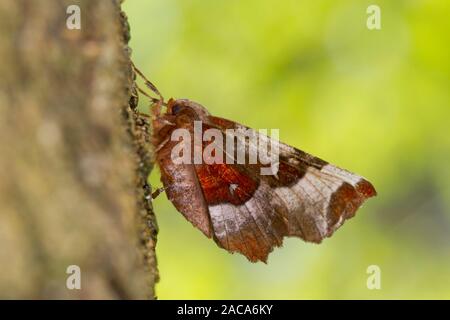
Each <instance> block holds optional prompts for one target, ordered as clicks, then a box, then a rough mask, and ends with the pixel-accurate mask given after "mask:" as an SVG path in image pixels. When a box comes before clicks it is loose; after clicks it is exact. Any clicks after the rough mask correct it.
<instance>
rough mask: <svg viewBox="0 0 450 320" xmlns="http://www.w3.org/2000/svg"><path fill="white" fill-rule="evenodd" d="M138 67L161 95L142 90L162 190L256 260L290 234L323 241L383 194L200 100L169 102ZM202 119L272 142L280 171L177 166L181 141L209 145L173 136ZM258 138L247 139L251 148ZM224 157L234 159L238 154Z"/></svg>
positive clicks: (222, 240)
mask: <svg viewBox="0 0 450 320" xmlns="http://www.w3.org/2000/svg"><path fill="white" fill-rule="evenodd" d="M133 66H134V65H133ZM134 70H135V71H136V73H138V74H139V75H140V76H142V77H143V79H144V80H145V84H146V85H147V87H148V88H150V89H151V90H152V91H153V92H154V93H156V94H157V95H158V98H154V97H151V96H150V95H148V94H146V93H145V92H144V91H143V90H142V89H139V91H140V92H141V93H143V94H145V95H146V96H148V97H149V98H150V99H151V100H152V103H153V106H152V109H151V113H152V115H151V117H152V130H153V132H152V142H153V145H154V147H155V152H156V162H157V163H158V165H159V167H160V171H161V181H162V183H163V186H164V187H163V188H161V189H158V190H157V191H156V192H155V195H157V194H159V193H160V192H162V191H165V193H166V194H167V197H168V199H169V200H170V201H171V202H172V203H173V205H174V206H175V208H176V209H177V210H178V211H179V212H181V214H183V216H184V217H185V218H186V219H187V220H188V221H189V222H191V223H192V225H194V227H196V228H198V229H199V230H200V231H201V232H202V233H203V234H204V235H205V236H206V237H208V238H212V239H213V240H214V241H215V242H216V243H217V245H218V246H219V247H221V248H224V249H225V250H227V251H229V252H231V253H234V252H238V253H240V254H242V255H244V256H245V257H246V258H247V259H248V260H250V261H251V262H257V261H263V262H267V258H268V255H269V253H270V252H271V251H272V250H273V248H274V247H279V246H281V245H282V243H283V238H284V237H299V238H301V239H303V240H304V241H307V242H313V243H320V242H321V241H322V240H323V239H325V238H327V237H330V236H331V235H332V234H333V233H334V231H335V230H337V229H338V228H339V227H340V226H341V225H342V224H343V223H344V222H345V220H347V219H349V218H352V217H353V216H354V215H355V213H356V211H357V209H358V208H359V207H360V206H361V205H362V204H363V202H364V201H365V200H366V199H368V198H370V197H373V196H375V195H376V191H375V188H374V187H373V185H372V184H371V183H370V182H369V181H367V180H366V179H364V178H363V177H361V176H359V175H356V174H354V173H351V172H349V171H347V170H344V169H341V168H338V167H336V166H334V165H332V164H329V163H328V162H326V161H324V160H322V159H319V158H317V157H315V156H312V155H310V154H308V153H306V152H304V151H301V150H299V149H296V148H294V147H292V146H289V145H287V144H284V143H282V142H279V141H275V140H273V139H271V138H269V137H267V136H262V135H261V134H260V133H259V132H257V131H255V130H253V129H251V128H248V127H245V126H243V125H241V124H238V123H236V122H234V121H230V120H226V119H223V118H220V117H216V116H213V115H211V114H210V113H209V112H208V110H207V109H206V108H205V107H203V106H202V105H200V104H199V103H196V102H194V101H190V100H187V99H176V100H175V99H170V100H169V101H167V102H165V101H164V99H163V97H162V95H161V94H160V92H159V91H158V89H157V88H156V87H155V86H154V85H153V84H152V83H151V82H150V81H148V80H147V79H146V78H145V76H144V75H143V74H142V73H141V72H140V71H139V70H138V69H137V68H135V67H134ZM195 123H201V124H202V130H207V129H211V128H214V129H216V132H220V133H221V134H223V136H224V137H225V136H226V135H227V134H228V130H229V129H236V130H247V132H250V133H251V134H252V135H254V136H256V137H259V138H260V139H262V140H266V141H267V140H270V143H271V145H272V146H275V147H276V148H277V149H278V163H277V172H276V174H273V175H262V174H261V172H260V169H261V167H262V164H261V163H260V162H257V163H253V164H250V163H238V162H237V161H236V162H234V163H233V162H232V161H230V163H228V162H224V163H205V162H203V163H195V161H193V162H191V163H176V161H173V150H174V148H175V147H176V146H178V147H179V144H180V143H189V145H193V149H194V150H193V151H195V149H196V148H197V149H198V148H200V149H201V148H204V147H205V142H204V141H202V142H201V145H200V146H199V145H198V143H197V145H195V142H193V141H182V140H181V139H180V140H178V141H174V140H173V139H171V138H172V134H173V133H174V132H175V130H177V129H184V130H186V131H187V132H191V133H193V132H194V131H195V128H194V126H195ZM251 143H252V142H251V141H245V142H244V146H246V148H247V149H245V150H249V148H250V147H252V145H251ZM253 147H255V146H253ZM189 148H190V147H189ZM222 151H223V152H224V153H226V151H225V150H220V151H219V152H222ZM215 152H218V151H217V150H215ZM246 152H247V151H246ZM225 156H226V157H228V158H230V157H231V158H232V160H233V157H234V156H235V153H232V154H226V155H225Z"/></svg>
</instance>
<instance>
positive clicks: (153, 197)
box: [152, 187, 168, 199]
mask: <svg viewBox="0 0 450 320" xmlns="http://www.w3.org/2000/svg"><path fill="white" fill-rule="evenodd" d="M167 188H168V187H161V188H158V189H156V190H155V191H153V192H152V199H156V197H158V196H159V195H160V194H161V193H163V192H164V191H166V189H167Z"/></svg>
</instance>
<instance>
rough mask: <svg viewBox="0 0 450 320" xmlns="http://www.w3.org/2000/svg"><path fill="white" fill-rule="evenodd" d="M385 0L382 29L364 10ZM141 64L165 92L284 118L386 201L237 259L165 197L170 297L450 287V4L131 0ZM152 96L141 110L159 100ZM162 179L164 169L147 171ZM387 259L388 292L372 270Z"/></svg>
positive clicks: (301, 140) (286, 129)
mask: <svg viewBox="0 0 450 320" xmlns="http://www.w3.org/2000/svg"><path fill="white" fill-rule="evenodd" d="M371 4H378V5H379V6H380V7H381V24H382V29H381V30H368V29H367V27H366V19H367V17H368V14H367V13H366V8H367V7H368V6H369V5H371ZM124 10H125V12H126V13H127V15H128V18H129V22H130V25H131V35H132V39H131V47H132V49H133V60H134V62H135V63H136V64H137V65H138V66H139V68H140V69H141V70H142V71H143V72H144V73H145V74H146V75H147V76H148V77H149V78H150V79H151V80H152V81H153V82H154V83H155V84H156V85H157V86H158V88H159V89H160V91H161V92H162V93H163V95H164V96H165V97H167V98H168V97H175V98H189V99H192V100H195V101H197V102H199V103H201V104H202V105H204V106H206V107H207V108H208V109H209V110H210V112H211V113H212V114H214V115H217V116H221V117H225V118H228V119H232V120H235V121H237V122H240V123H243V124H246V125H248V126H251V127H254V128H279V129H280V138H281V140H283V141H284V142H286V143H289V144H291V145H294V146H296V147H298V148H300V149H302V150H304V151H307V152H310V153H312V154H314V155H317V156H319V157H321V158H323V159H326V160H328V161H330V162H331V163H334V164H336V165H338V166H341V167H344V168H347V169H349V170H351V171H353V172H356V173H359V174H361V175H363V176H365V177H366V178H368V179H369V180H370V181H372V182H373V183H374V185H375V187H376V189H377V191H378V197H376V198H373V199H370V200H369V201H368V202H367V203H366V205H365V206H363V208H361V209H360V210H359V212H358V215H357V216H356V217H355V218H354V219H352V220H350V221H349V222H347V223H346V224H345V226H344V227H342V228H341V229H340V230H339V231H338V232H337V233H336V234H335V235H334V236H333V237H332V238H331V239H327V240H325V241H324V243H322V244H321V245H314V244H307V243H304V242H302V241H300V240H299V239H292V238H291V239H286V240H285V242H284V246H283V248H281V249H275V251H274V252H273V253H272V254H271V255H270V257H269V261H268V264H267V265H265V264H263V263H258V264H252V263H250V262H248V261H247V260H246V259H245V258H244V257H243V256H240V255H237V254H234V255H231V254H229V253H227V252H226V251H225V250H222V249H219V248H218V247H217V246H216V245H215V243H214V242H213V241H211V240H209V239H207V238H206V237H204V236H203V235H202V234H201V232H200V231H198V230H196V229H194V228H193V227H192V225H191V224H190V223H189V222H187V221H186V220H185V219H184V218H183V216H182V215H181V214H180V213H178V212H177V211H176V210H175V209H174V207H173V206H172V205H171V203H170V202H169V201H168V200H167V198H166V196H165V195H162V196H160V197H159V198H157V199H156V200H155V202H154V207H155V211H156V213H157V218H158V222H159V227H160V233H159V240H158V245H157V254H158V262H159V269H160V274H161V280H160V282H159V284H158V285H157V295H158V297H159V298H160V299H197V298H199V299H206V298H210V299H216V298H217V299H219V298H221V299H234V298H242V299H247V298H255V299H259V298H263V299H264V298H265V299H305V298H306V299H315V298H325V299H347V298H355V299H369V298H374V299H381V298H387V299H391V298H399V299H403V298H426V299H427V298H447V299H449V298H450V168H449V159H450V138H449V118H450V104H449V80H450V79H449V74H450V72H449V71H450V70H449V69H450V60H449V58H450V56H449V46H450V44H449V41H448V39H449V31H450V23H449V21H450V19H449V18H448V17H449V16H450V6H449V5H448V1H446V0H442V1H438V0H436V1H429V0H423V1H419V0H405V1H376V2H374V1H361V0H352V1H331V0H330V1H306V0H305V1H300V0H297V1H296V0H280V1H275V0H245V1H243V0H215V1H207V0H178V1H176V0H152V1H142V0H127V1H125V3H124ZM143 100H144V99H141V103H142V105H141V107H142V108H144V109H146V103H145V101H143ZM150 181H151V183H152V185H153V186H154V187H159V186H160V185H161V183H160V182H159V172H158V171H157V170H155V171H154V172H153V174H152V176H151V178H150ZM372 264H375V265H378V266H379V267H380V268H381V290H368V289H367V287H366V280H367V277H368V274H367V273H366V269H367V267H368V266H369V265H372Z"/></svg>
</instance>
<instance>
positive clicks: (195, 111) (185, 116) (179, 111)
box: [167, 99, 209, 121]
mask: <svg viewBox="0 0 450 320" xmlns="http://www.w3.org/2000/svg"><path fill="white" fill-rule="evenodd" d="M167 114H169V115H171V116H175V117H176V118H177V119H179V120H181V121H193V120H200V121H206V120H207V118H208V117H209V112H208V111H207V110H206V109H205V108H204V107H203V106H202V105H200V104H198V103H196V102H194V101H191V100H188V99H177V100H174V99H170V100H169V101H168V103H167Z"/></svg>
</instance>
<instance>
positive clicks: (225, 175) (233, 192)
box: [196, 164, 259, 205]
mask: <svg viewBox="0 0 450 320" xmlns="http://www.w3.org/2000/svg"><path fill="white" fill-rule="evenodd" d="M196 172H197V177H198V179H199V182H200V186H201V187H202V190H203V195H204V196H205V200H206V203H207V204H208V205H214V204H219V203H231V204H233V205H242V204H244V203H245V202H247V201H248V200H249V199H250V198H251V197H252V196H253V194H254V192H255V190H256V188H257V187H258V183H259V182H258V181H256V180H254V179H253V178H252V177H251V176H249V175H247V174H245V173H243V172H240V171H239V169H238V167H237V166H233V165H227V164H211V165H207V164H201V165H196Z"/></svg>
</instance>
